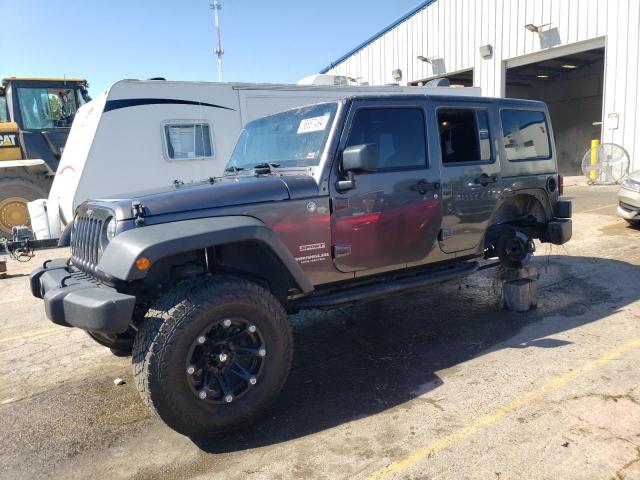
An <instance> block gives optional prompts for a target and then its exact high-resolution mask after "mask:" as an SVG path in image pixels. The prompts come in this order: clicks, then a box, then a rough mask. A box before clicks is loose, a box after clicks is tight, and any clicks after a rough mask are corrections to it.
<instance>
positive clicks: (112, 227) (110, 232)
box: [107, 218, 118, 240]
mask: <svg viewBox="0 0 640 480" xmlns="http://www.w3.org/2000/svg"><path fill="white" fill-rule="evenodd" d="M117 224H118V222H117V221H116V219H115V218H112V219H111V220H109V223H108V224H107V238H108V239H109V240H113V237H115V236H116V225H117Z"/></svg>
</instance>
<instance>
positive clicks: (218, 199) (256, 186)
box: [88, 175, 318, 220]
mask: <svg viewBox="0 0 640 480" xmlns="http://www.w3.org/2000/svg"><path fill="white" fill-rule="evenodd" d="M317 194H318V186H317V184H316V182H315V180H314V179H313V177H310V176H308V175H264V176H249V175H245V176H227V177H222V178H216V179H212V180H211V181H204V182H197V183H187V184H176V185H172V186H170V187H166V188H161V189H155V190H148V191H142V192H137V193H135V194H124V195H118V196H114V197H113V198H102V199H97V200H90V201H89V202H88V203H91V204H92V205H99V206H103V207H107V208H109V209H111V210H113V211H114V212H115V214H116V218H117V219H118V220H126V219H131V218H133V212H132V208H131V205H132V203H133V202H140V204H141V205H142V207H143V208H144V216H145V217H151V216H156V215H163V214H168V213H180V212H187V211H195V210H206V209H211V208H218V207H229V206H234V205H249V204H253V203H265V202H278V201H283V200H292V199H297V198H305V197H312V196H316V195H317Z"/></svg>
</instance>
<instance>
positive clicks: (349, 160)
mask: <svg viewBox="0 0 640 480" xmlns="http://www.w3.org/2000/svg"><path fill="white" fill-rule="evenodd" d="M379 163H380V157H379V155H378V145H376V144H375V143H363V144H362V145H354V146H352V147H347V148H345V149H344V150H343V152H342V171H343V172H346V174H347V179H346V180H338V181H337V182H336V190H338V191H344V190H351V189H352V188H355V186H356V181H355V179H354V178H353V174H354V172H375V171H376V170H378V164H379Z"/></svg>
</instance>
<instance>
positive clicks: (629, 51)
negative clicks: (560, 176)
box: [322, 0, 640, 173]
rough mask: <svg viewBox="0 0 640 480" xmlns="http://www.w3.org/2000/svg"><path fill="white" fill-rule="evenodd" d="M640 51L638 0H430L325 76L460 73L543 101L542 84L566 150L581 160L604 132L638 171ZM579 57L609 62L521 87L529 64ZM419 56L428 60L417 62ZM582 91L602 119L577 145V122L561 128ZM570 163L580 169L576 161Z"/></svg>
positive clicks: (578, 111)
mask: <svg viewBox="0 0 640 480" xmlns="http://www.w3.org/2000/svg"><path fill="white" fill-rule="evenodd" d="M526 25H529V29H527V28H526V27H525V26H526ZM531 30H533V31H531ZM536 30H537V31H536ZM485 45H490V46H491V48H492V55H491V56H487V55H486V52H485V57H487V58H483V56H482V55H481V53H480V50H479V49H480V47H481V46H485ZM639 45H640V1H639V0H429V1H425V2H422V4H420V5H419V6H418V7H417V8H416V9H414V10H412V11H411V12H409V13H408V14H407V15H405V16H403V17H402V18H400V19H399V20H397V21H396V22H394V23H393V24H392V25H390V26H389V27H388V28H386V29H384V30H383V31H381V32H379V33H378V34H376V35H375V36H374V37H372V38H371V39H369V40H367V41H365V42H364V43H363V44H361V45H359V46H358V47H356V48H355V49H354V50H352V51H351V52H349V53H348V54H346V55H345V56H343V57H342V58H340V59H339V60H337V61H336V62H334V63H333V64H332V65H331V66H329V67H327V68H326V69H324V70H323V72H322V73H331V74H337V75H346V76H348V77H352V78H354V79H356V80H358V81H359V82H361V83H369V84H371V85H382V84H386V83H394V82H399V83H401V84H416V83H417V82H422V81H426V80H428V79H431V78H437V77H442V76H452V77H453V78H456V74H460V72H466V73H464V75H468V78H469V83H470V82H471V78H472V79H473V80H472V82H473V84H474V85H476V86H479V87H481V89H482V94H483V95H486V96H520V97H528V98H536V95H537V93H536V92H541V91H542V90H541V89H540V88H538V87H546V88H547V90H548V92H547V93H545V95H546V96H545V97H544V98H539V99H542V100H545V101H548V102H549V101H550V100H549V99H553V101H552V102H551V103H554V102H555V103H557V105H556V107H554V108H557V109H558V111H559V112H560V113H558V114H557V115H554V113H553V111H552V122H553V123H554V129H555V130H556V134H558V131H562V130H563V128H564V129H565V130H566V132H567V139H565V141H566V142H569V143H567V144H566V145H565V146H566V148H567V149H575V150H576V153H573V154H572V155H573V156H574V157H577V156H579V157H580V158H582V154H583V153H584V152H586V150H587V149H588V148H589V145H588V144H585V142H584V139H585V138H588V137H589V136H591V137H595V138H597V137H598V136H599V137H600V141H601V142H610V143H617V144H620V145H622V146H623V147H624V148H625V149H626V150H627V152H628V153H629V155H630V157H631V162H632V169H640V117H639V116H640V95H639V93H638V86H639V84H640V61H639V58H638V57H639V53H640V51H639ZM580 52H595V53H592V54H591V55H592V56H591V57H590V58H591V59H592V61H593V62H595V60H594V59H595V58H597V55H598V52H601V53H600V55H601V57H602V59H601V61H600V64H599V65H601V66H598V65H595V66H594V67H591V68H592V70H594V72H592V73H591V74H585V73H584V72H585V71H586V69H582V70H583V72H582V74H579V72H578V71H574V72H561V73H562V75H555V74H554V75H549V76H548V77H549V78H545V79H544V81H540V82H539V84H535V83H532V82H531V81H530V79H529V80H527V81H528V82H529V83H526V82H525V83H523V82H522V79H523V78H525V79H526V78H528V77H526V76H523V75H522V74H521V73H518V72H519V71H518V70H517V69H518V68H519V69H520V71H521V72H524V70H522V69H523V68H526V67H527V66H530V67H529V68H530V69H531V68H536V66H538V68H549V67H548V66H544V65H545V63H544V62H545V61H547V62H550V61H551V60H553V59H557V61H559V62H560V63H561V62H562V61H563V59H567V58H568V59H570V60H574V59H580V58H581V57H580V56H579V55H578V54H580ZM572 55H574V56H573V57H572ZM419 56H421V57H424V58H425V59H427V61H423V60H419V59H418V58H417V57H419ZM582 58H583V59H584V58H586V57H584V56H583V57H582ZM546 65H551V64H550V63H547V64H546ZM561 66H562V65H560V67H561ZM566 66H567V65H565V67H566ZM569 66H571V65H569ZM598 69H599V70H598ZM394 70H400V71H401V79H400V80H398V77H397V72H396V78H395V79H394V75H393V71H394ZM471 71H472V73H471ZM540 71H542V72H543V73H544V72H545V71H544V70H540ZM547 71H552V70H547ZM528 75H529V76H531V72H529V73H528ZM588 75H591V78H587V77H588ZM596 76H597V79H596ZM580 78H583V80H584V81H582V83H580V80H579V79H580ZM534 80H535V79H534ZM539 80H542V79H539ZM556 80H558V81H557V82H556ZM561 80H564V81H565V83H564V84H562V82H561ZM562 85H563V86H562ZM556 86H558V87H557V88H556ZM575 89H577V90H579V91H583V92H584V93H583V97H584V98H587V97H589V98H591V100H590V102H591V103H593V102H594V101H596V100H597V102H598V103H599V106H598V108H597V113H593V115H592V117H593V116H594V115H598V117H599V118H595V119H594V118H589V125H594V126H597V128H596V129H595V130H594V129H593V128H592V129H591V130H590V129H589V128H587V126H584V127H581V128H582V131H580V132H578V133H580V134H581V135H578V137H577V138H580V142H579V143H577V141H576V140H575V138H576V136H575V135H573V134H571V135H570V134H569V132H571V131H572V130H570V125H560V127H562V128H560V129H559V128H558V127H559V125H558V122H559V121H561V122H565V123H567V124H568V123H570V119H571V117H575V118H579V117H580V116H581V115H584V109H583V108H582V106H581V105H582V104H581V103H579V101H578V99H572V98H570V97H572V95H573V96H575V95H577V94H576V93H574V92H572V90H575ZM510 90H511V91H510ZM596 90H597V91H596ZM587 91H588V92H587ZM563 92H564V93H563ZM511 93H513V94H511ZM594 99H595V100H594ZM563 105H564V107H563ZM585 105H586V104H585ZM563 108H564V111H562V109H563ZM585 108H586V109H587V110H588V109H589V108H590V107H589V108H587V107H586V106H585ZM550 110H551V107H550ZM591 111H594V109H593V108H591ZM554 116H555V117H557V118H554ZM558 118H562V120H558ZM598 121H601V122H602V126H600V125H598ZM565 127H566V128H565ZM596 130H597V131H596ZM573 132H574V133H575V130H574V131H573ZM570 136H572V137H573V138H574V140H573V144H571V143H570V142H571V139H570V138H569V137H570ZM578 150H579V153H578ZM568 151H569V150H567V152H568ZM567 161H570V162H572V168H573V169H574V170H575V168H576V158H572V159H570V160H567ZM578 163H579V161H578ZM571 173H577V172H571Z"/></svg>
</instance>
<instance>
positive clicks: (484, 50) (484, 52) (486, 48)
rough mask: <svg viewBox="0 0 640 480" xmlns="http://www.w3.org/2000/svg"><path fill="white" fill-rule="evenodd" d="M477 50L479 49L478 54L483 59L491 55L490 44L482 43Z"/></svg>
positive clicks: (491, 48)
mask: <svg viewBox="0 0 640 480" xmlns="http://www.w3.org/2000/svg"><path fill="white" fill-rule="evenodd" d="M478 50H479V51H480V56H481V57H482V58H484V59H487V58H491V57H492V56H493V47H492V46H491V45H482V46H481V47H480V48H479V49H478Z"/></svg>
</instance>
